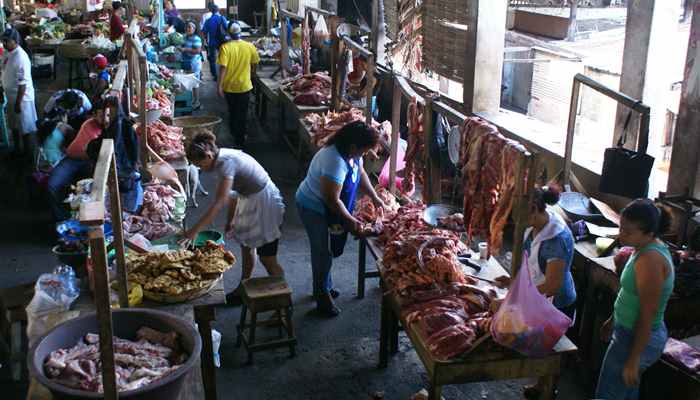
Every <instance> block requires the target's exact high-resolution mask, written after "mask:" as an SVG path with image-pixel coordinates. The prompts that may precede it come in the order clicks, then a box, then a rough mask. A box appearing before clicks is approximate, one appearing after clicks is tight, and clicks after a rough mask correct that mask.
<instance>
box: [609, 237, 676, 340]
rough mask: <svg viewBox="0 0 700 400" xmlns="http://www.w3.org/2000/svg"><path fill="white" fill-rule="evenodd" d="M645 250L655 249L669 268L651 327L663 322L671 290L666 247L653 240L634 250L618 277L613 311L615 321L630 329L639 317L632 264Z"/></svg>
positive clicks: (669, 261) (671, 265)
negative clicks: (618, 285) (618, 284)
mask: <svg viewBox="0 0 700 400" xmlns="http://www.w3.org/2000/svg"><path fill="white" fill-rule="evenodd" d="M647 251H657V252H659V253H660V254H661V255H663V256H664V258H666V262H667V263H668V266H669V268H670V270H671V271H670V273H669V274H668V277H667V278H666V280H665V281H664V285H663V288H662V289H661V298H660V301H659V308H658V310H656V315H655V316H654V320H653V322H652V329H656V328H657V327H659V325H661V323H662V322H663V320H664V311H665V310H666V303H667V302H668V298H669V297H670V296H671V293H672V292H673V281H674V270H673V259H672V258H671V253H670V252H669V251H668V248H666V246H663V245H661V244H659V243H656V242H653V243H651V244H649V245H647V246H646V247H644V248H642V249H640V250H639V251H637V252H635V253H634V254H633V255H632V257H630V259H629V260H628V261H627V264H625V268H624V270H623V271H622V276H621V277H620V292H619V293H618V294H617V300H615V311H614V319H615V323H618V324H620V325H622V326H623V327H625V328H627V329H630V330H634V327H635V324H636V323H637V318H639V309H640V304H639V294H638V293H637V277H636V273H635V271H634V264H635V263H636V262H637V258H638V257H639V255H640V254H642V253H645V252H647Z"/></svg>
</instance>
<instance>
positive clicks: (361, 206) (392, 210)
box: [353, 188, 400, 236]
mask: <svg viewBox="0 0 700 400" xmlns="http://www.w3.org/2000/svg"><path fill="white" fill-rule="evenodd" d="M376 191H377V196H379V198H380V199H381V200H382V202H384V206H383V207H381V206H376V205H375V204H374V202H373V201H372V199H371V198H370V197H369V196H368V195H365V196H362V197H361V198H360V199H359V200H357V202H356V203H355V210H354V211H353V216H354V217H355V218H357V219H358V220H359V221H360V222H362V224H363V226H362V232H361V233H362V234H363V235H364V236H378V235H379V234H381V232H382V230H383V229H384V221H389V220H391V219H392V218H394V217H395V216H396V212H397V211H398V210H399V207H400V206H399V203H398V202H397V201H396V197H394V195H393V194H391V192H389V191H388V190H387V189H385V188H377V189H376Z"/></svg>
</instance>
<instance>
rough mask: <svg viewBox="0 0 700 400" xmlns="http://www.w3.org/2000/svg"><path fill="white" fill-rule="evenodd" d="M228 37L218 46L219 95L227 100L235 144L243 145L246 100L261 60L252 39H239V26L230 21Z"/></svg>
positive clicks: (244, 138) (245, 126)
mask: <svg viewBox="0 0 700 400" xmlns="http://www.w3.org/2000/svg"><path fill="white" fill-rule="evenodd" d="M229 34H230V35H231V41H230V42H228V43H226V44H224V45H223V46H221V52H220V54H219V58H218V60H217V63H218V64H219V69H220V75H221V78H220V79H219V96H221V97H225V98H226V102H227V103H228V111H229V127H230V132H231V134H232V135H233V138H234V142H235V145H234V146H235V147H237V148H242V147H243V146H244V144H245V141H246V136H247V134H248V129H247V125H248V103H249V102H250V92H251V91H252V90H253V81H252V74H254V73H255V67H256V65H257V64H258V63H259V62H260V56H258V51H257V49H256V48H255V46H253V45H252V44H251V43H248V42H245V41H243V40H241V27H240V25H238V24H237V23H235V22H232V23H230V24H229Z"/></svg>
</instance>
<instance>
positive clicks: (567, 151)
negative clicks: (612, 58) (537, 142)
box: [562, 78, 581, 187]
mask: <svg viewBox="0 0 700 400" xmlns="http://www.w3.org/2000/svg"><path fill="white" fill-rule="evenodd" d="M580 93H581V80H578V79H576V78H574V82H573V86H572V88H571V103H570V104H569V123H568V127H567V128H566V144H565V148H564V176H563V180H562V181H563V182H564V186H565V187H566V186H567V185H568V184H569V181H570V179H571V164H572V159H571V156H572V153H573V151H574V133H575V132H576V112H577V110H578V99H579V95H580Z"/></svg>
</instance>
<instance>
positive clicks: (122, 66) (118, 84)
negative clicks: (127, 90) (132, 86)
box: [112, 60, 129, 93]
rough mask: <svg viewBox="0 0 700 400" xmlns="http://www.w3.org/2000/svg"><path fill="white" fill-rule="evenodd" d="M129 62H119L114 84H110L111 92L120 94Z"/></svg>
mask: <svg viewBox="0 0 700 400" xmlns="http://www.w3.org/2000/svg"><path fill="white" fill-rule="evenodd" d="M128 65H129V62H128V61H126V60H121V61H119V66H118V67H117V73H116V74H115V75H114V83H112V91H114V92H117V93H121V92H122V90H123V89H124V83H126V74H127V71H128Z"/></svg>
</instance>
